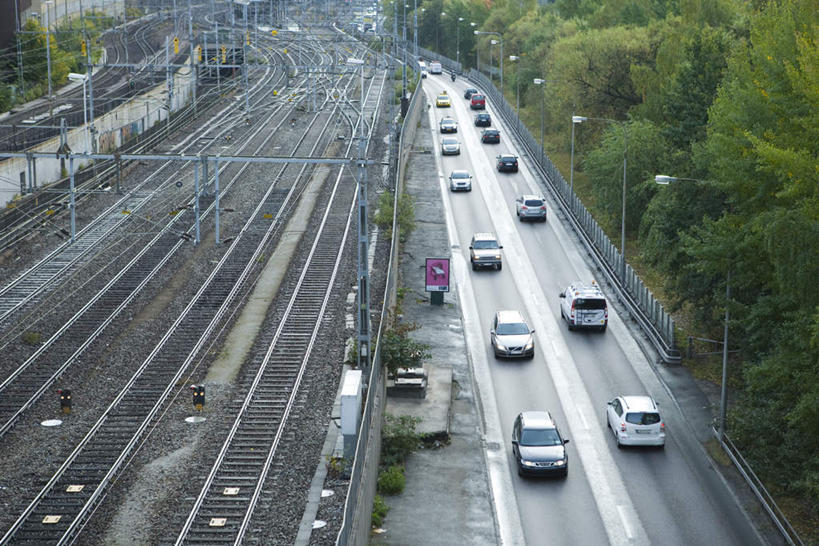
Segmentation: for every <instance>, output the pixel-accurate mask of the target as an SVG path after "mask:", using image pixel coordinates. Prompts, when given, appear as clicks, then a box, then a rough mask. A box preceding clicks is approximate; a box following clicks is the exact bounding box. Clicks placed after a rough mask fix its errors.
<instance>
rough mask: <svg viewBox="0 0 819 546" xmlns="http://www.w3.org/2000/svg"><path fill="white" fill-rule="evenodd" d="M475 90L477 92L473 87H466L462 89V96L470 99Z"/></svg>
mask: <svg viewBox="0 0 819 546" xmlns="http://www.w3.org/2000/svg"><path fill="white" fill-rule="evenodd" d="M477 92H478V90H477V89H475V88H474V87H467V88H466V91H464V98H465V99H471V98H472V95H474V94H475V93H477Z"/></svg>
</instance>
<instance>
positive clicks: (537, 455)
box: [512, 411, 569, 477]
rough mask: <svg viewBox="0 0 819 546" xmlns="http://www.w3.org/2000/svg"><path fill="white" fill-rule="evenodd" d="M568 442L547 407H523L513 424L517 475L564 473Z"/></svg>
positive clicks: (513, 448) (559, 474) (564, 475)
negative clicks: (536, 409) (527, 408)
mask: <svg viewBox="0 0 819 546" xmlns="http://www.w3.org/2000/svg"><path fill="white" fill-rule="evenodd" d="M568 443H569V440H566V439H564V438H563V436H561V435H560V431H559V430H558V428H557V425H556V424H555V422H554V420H553V419H552V416H551V415H550V414H549V412H548V411H524V412H523V413H521V414H520V415H518V417H517V419H515V424H514V426H513V427H512V453H513V454H514V456H515V462H516V463H517V467H518V475H520V476H524V475H536V476H561V477H566V475H567V474H568V473H569V456H568V454H567V453H566V444H568Z"/></svg>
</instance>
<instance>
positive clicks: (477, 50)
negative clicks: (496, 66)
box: [469, 23, 481, 72]
mask: <svg viewBox="0 0 819 546" xmlns="http://www.w3.org/2000/svg"><path fill="white" fill-rule="evenodd" d="M469 26H471V27H472V28H473V29H474V28H475V27H476V26H478V23H469ZM473 32H474V31H473ZM475 70H477V71H478V72H480V71H481V50H480V48H478V43H477V42H475Z"/></svg>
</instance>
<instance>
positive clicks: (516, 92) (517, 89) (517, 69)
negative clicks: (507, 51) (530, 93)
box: [509, 55, 543, 148]
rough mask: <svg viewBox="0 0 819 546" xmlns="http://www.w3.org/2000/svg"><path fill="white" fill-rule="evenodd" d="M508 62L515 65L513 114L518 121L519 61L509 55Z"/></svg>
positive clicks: (517, 57) (516, 57) (514, 56)
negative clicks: (516, 116)
mask: <svg viewBox="0 0 819 546" xmlns="http://www.w3.org/2000/svg"><path fill="white" fill-rule="evenodd" d="M509 60H510V61H512V62H514V63H515V113H516V114H517V115H518V120H520V80H519V79H518V75H519V74H520V62H518V61H520V57H519V56H517V55H509ZM542 147H543V146H541V148H542Z"/></svg>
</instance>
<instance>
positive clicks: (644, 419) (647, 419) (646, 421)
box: [626, 412, 660, 425]
mask: <svg viewBox="0 0 819 546" xmlns="http://www.w3.org/2000/svg"><path fill="white" fill-rule="evenodd" d="M626 421H627V422H629V423H631V424H632V425H656V424H657V423H659V422H660V414H659V413H650V412H634V413H627V414H626Z"/></svg>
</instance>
